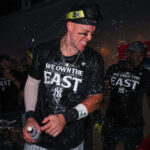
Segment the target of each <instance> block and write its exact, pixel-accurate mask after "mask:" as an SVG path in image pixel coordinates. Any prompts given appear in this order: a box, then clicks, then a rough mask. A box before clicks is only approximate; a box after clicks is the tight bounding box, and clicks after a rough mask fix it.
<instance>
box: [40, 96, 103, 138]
mask: <svg viewBox="0 0 150 150" xmlns="http://www.w3.org/2000/svg"><path fill="white" fill-rule="evenodd" d="M102 99H103V94H94V95H89V96H88V98H87V99H85V100H84V101H83V102H82V103H80V104H78V105H77V106H75V107H74V108H72V109H70V110H69V111H67V112H65V113H64V114H57V115H49V116H48V117H46V118H44V120H43V121H42V123H43V124H45V125H44V126H43V127H41V130H42V131H45V132H46V133H47V134H49V135H51V136H53V137H56V136H57V135H59V134H60V133H61V132H62V130H63V129H64V126H65V125H66V124H67V123H70V122H74V121H76V120H80V119H82V118H85V117H86V116H87V115H88V114H90V113H92V112H93V111H95V110H96V109H98V108H99V107H100V104H101V101H102Z"/></svg>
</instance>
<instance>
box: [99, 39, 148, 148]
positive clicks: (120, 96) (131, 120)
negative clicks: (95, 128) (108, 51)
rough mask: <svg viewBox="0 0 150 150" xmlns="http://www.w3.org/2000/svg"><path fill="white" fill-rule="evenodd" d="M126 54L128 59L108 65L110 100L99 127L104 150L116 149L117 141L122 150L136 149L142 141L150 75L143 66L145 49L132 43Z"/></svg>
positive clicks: (107, 76) (106, 78) (143, 46)
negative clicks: (100, 127) (121, 144)
mask: <svg viewBox="0 0 150 150" xmlns="http://www.w3.org/2000/svg"><path fill="white" fill-rule="evenodd" d="M126 52H127V60H126V61H124V62H121V63H120V62H119V63H117V64H113V65H111V66H110V67H109V68H108V70H107V72H106V75H105V81H106V91H109V96H108V97H109V100H108V106H107V109H106V115H105V121H104V125H103V128H102V141H103V150H115V147H116V144H118V143H119V142H123V144H124V147H125V150H136V148H137V146H138V145H139V144H140V143H141V141H142V140H143V138H144V135H143V134H144V133H143V129H144V124H145V123H144V119H143V116H142V107H143V105H142V100H143V97H144V94H146V95H147V99H148V102H149V104H150V72H149V71H148V70H147V69H145V68H144V67H143V62H144V59H145V57H146V54H147V46H146V45H145V44H144V43H143V42H141V41H134V42H132V43H130V45H129V48H128V49H127V50H126ZM149 106H150V105H149Z"/></svg>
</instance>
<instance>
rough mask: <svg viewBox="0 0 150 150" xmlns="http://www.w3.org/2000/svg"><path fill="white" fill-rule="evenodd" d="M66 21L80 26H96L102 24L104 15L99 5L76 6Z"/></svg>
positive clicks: (68, 14)
mask: <svg viewBox="0 0 150 150" xmlns="http://www.w3.org/2000/svg"><path fill="white" fill-rule="evenodd" d="M66 20H67V21H72V22H75V23H78V24H86V25H94V26H96V25H97V24H99V23H100V21H101V20H103V19H102V15H101V12H100V7H99V5H98V4H93V5H76V6H74V7H73V8H72V9H71V10H70V11H69V12H68V13H67V14H66Z"/></svg>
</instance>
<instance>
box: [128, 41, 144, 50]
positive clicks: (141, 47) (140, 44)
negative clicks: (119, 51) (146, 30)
mask: <svg viewBox="0 0 150 150" xmlns="http://www.w3.org/2000/svg"><path fill="white" fill-rule="evenodd" d="M128 50H129V51H134V52H138V53H146V52H147V45H146V44H144V42H141V41H134V42H132V43H130V44H129V47H128Z"/></svg>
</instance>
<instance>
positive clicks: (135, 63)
mask: <svg viewBox="0 0 150 150" xmlns="http://www.w3.org/2000/svg"><path fill="white" fill-rule="evenodd" d="M145 57H146V53H138V52H129V55H128V63H129V64H130V66H131V67H132V68H138V67H140V66H141V65H142V64H143V61H144V59H145Z"/></svg>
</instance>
